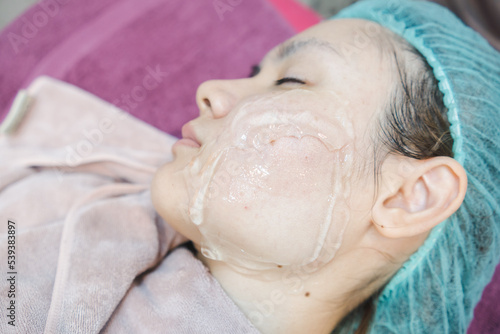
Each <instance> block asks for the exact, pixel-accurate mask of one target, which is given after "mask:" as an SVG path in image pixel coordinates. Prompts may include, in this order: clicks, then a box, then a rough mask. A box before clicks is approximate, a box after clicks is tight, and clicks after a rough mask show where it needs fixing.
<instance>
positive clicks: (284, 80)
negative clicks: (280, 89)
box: [275, 78, 306, 86]
mask: <svg viewBox="0 0 500 334" xmlns="http://www.w3.org/2000/svg"><path fill="white" fill-rule="evenodd" d="M287 82H291V83H297V84H301V85H305V84H306V83H305V82H304V81H302V80H300V79H297V78H283V79H279V80H276V82H275V85H276V86H279V85H282V84H284V83H287Z"/></svg>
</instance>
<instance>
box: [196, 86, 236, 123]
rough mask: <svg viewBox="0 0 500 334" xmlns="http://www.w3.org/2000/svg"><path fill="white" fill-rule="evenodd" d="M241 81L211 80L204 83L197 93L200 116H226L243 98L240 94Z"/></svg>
mask: <svg viewBox="0 0 500 334" xmlns="http://www.w3.org/2000/svg"><path fill="white" fill-rule="evenodd" d="M238 81H240V80H210V81H206V82H204V83H202V84H201V85H200V86H199V87H198V90H197V92H196V103H197V104H198V108H199V109H200V115H202V116H203V115H209V116H211V117H214V118H221V117H224V116H226V115H227V114H228V113H229V112H230V111H231V110H232V109H233V107H234V106H235V104H236V103H238V101H240V99H241V98H242V97H243V96H242V94H241V93H239V92H238V86H239V85H238V84H239V83H238Z"/></svg>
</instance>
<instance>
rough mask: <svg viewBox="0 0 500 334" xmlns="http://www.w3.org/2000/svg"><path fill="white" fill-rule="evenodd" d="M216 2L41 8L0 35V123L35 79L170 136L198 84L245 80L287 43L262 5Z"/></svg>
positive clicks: (190, 111)
mask: <svg viewBox="0 0 500 334" xmlns="http://www.w3.org/2000/svg"><path fill="white" fill-rule="evenodd" d="M216 3H217V2H214V1H208V0H205V1H182V0H169V1H165V0H142V1H135V0H121V1H120V0H86V1H83V0H45V1H42V2H41V3H40V4H37V5H35V6H33V7H32V8H31V9H30V10H28V11H27V12H26V13H25V14H23V15H22V16H21V17H20V18H18V19H17V20H16V21H14V22H13V23H12V24H11V25H10V26H8V27H7V28H6V29H5V30H4V31H3V32H2V34H1V35H0V50H1V55H0V119H3V117H4V116H5V113H6V111H7V109H8V107H9V106H10V104H11V102H12V100H13V98H14V96H15V95H16V93H17V90H19V89H20V88H23V87H27V86H28V85H29V83H30V82H31V81H32V80H33V79H34V78H35V77H37V76H39V75H42V74H45V75H49V76H51V77H54V78H57V79H60V80H63V81H66V82H68V83H71V84H73V85H75V86H78V87H81V88H83V89H85V90H87V91H89V92H91V93H93V94H95V95H97V96H99V97H101V98H102V99H104V100H106V101H109V102H111V103H113V104H115V105H117V106H119V107H120V108H122V109H125V110H127V111H129V112H130V113H131V114H132V115H134V116H136V117H137V118H139V119H141V120H144V121H146V122H148V123H150V124H152V125H154V126H156V127H157V128H159V129H161V130H163V131H165V132H168V133H170V134H173V135H176V136H179V135H180V127H181V125H182V124H184V123H185V122H186V121H188V120H190V119H192V118H194V117H196V116H197V114H198V109H197V107H196V104H195V93H196V88H197V87H198V85H199V84H200V83H202V82H203V81H205V80H208V79H216V78H217V79H226V78H238V77H244V76H247V75H248V74H249V73H250V68H251V66H252V65H253V64H257V63H258V62H259V61H260V60H261V58H262V57H263V56H264V55H265V53H267V51H269V50H270V49H271V48H272V47H273V46H275V45H277V44H278V43H280V42H282V41H284V40H285V39H287V38H289V37H290V36H292V35H293V34H294V31H293V29H292V28H291V26H290V25H289V24H288V23H287V22H286V21H285V20H284V19H283V18H282V17H281V16H280V14H279V13H278V12H277V11H276V10H275V9H274V7H272V5H270V4H269V3H268V2H267V1H265V0H252V1H240V2H239V4H237V3H238V2H237V1H233V2H231V3H233V4H235V5H234V6H233V5H230V4H229V3H226V2H225V1H224V3H226V7H218V6H215V4H216ZM241 22H245V24H241Z"/></svg>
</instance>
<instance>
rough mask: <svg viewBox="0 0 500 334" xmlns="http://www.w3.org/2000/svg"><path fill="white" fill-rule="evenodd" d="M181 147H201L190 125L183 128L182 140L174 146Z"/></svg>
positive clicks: (187, 124)
mask: <svg viewBox="0 0 500 334" xmlns="http://www.w3.org/2000/svg"><path fill="white" fill-rule="evenodd" d="M180 145H182V146H189V147H195V148H199V147H201V143H200V141H199V140H198V138H197V137H196V133H195V132H194V129H193V127H192V126H191V124H190V123H186V124H184V125H183V126H182V138H181V139H179V140H178V141H177V142H176V143H175V144H174V146H180Z"/></svg>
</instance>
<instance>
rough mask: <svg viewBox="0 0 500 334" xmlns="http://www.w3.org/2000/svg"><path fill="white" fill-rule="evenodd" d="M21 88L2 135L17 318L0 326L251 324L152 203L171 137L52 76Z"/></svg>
mask: <svg viewBox="0 0 500 334" xmlns="http://www.w3.org/2000/svg"><path fill="white" fill-rule="evenodd" d="M28 95H29V96H30V97H31V99H32V101H31V104H30V106H29V108H28V111H27V113H26V115H25V116H24V117H23V119H22V120H21V123H20V125H19V127H18V128H17V130H16V131H15V132H13V133H12V134H10V135H6V134H1V135H0V161H1V164H0V222H1V223H0V260H1V261H2V263H3V264H5V263H7V250H8V248H7V246H8V243H7V240H8V239H7V235H12V233H11V234H8V221H9V220H10V221H12V222H14V223H15V224H11V225H13V226H15V254H14V256H15V264H14V266H13V267H12V268H10V269H9V270H10V271H12V272H15V274H12V275H11V276H12V277H13V278H14V279H13V280H14V282H15V284H14V292H15V293H14V296H13V297H12V296H11V295H9V290H12V289H13V288H12V286H11V285H10V282H9V281H6V280H5V279H2V283H1V284H0V295H1V299H0V300H1V305H0V306H1V308H2V310H3V311H2V314H5V312H6V309H7V307H8V306H9V305H11V304H12V301H14V306H15V311H14V319H15V320H14V324H15V327H14V326H11V325H9V324H8V322H7V320H8V319H7V318H6V317H5V316H3V317H2V319H3V320H2V321H0V332H1V333H10V332H12V333H98V332H101V331H104V332H106V333H157V332H170V333H191V332H192V333H204V332H205V333H213V332H219V333H222V332H228V333H235V332H238V333H246V332H248V333H252V332H257V331H256V330H255V328H254V327H253V326H252V325H251V323H250V322H249V321H248V320H247V319H246V318H245V316H244V315H243V313H242V312H241V311H239V309H238V308H237V307H236V305H235V304H234V303H233V302H232V301H231V300H230V299H229V297H228V296H227V295H226V294H225V293H224V291H223V290H222V288H221V287H220V285H219V284H218V283H217V281H215V279H214V278H213V277H212V276H211V275H210V274H209V273H208V271H207V270H206V269H205V267H204V266H203V265H202V264H201V262H199V261H198V260H197V259H196V258H194V257H193V255H192V254H191V253H190V252H189V251H187V250H185V249H184V248H176V249H175V250H173V251H171V250H172V249H174V247H176V246H178V245H179V244H181V243H183V242H185V241H186V240H185V239H184V238H183V237H182V236H181V235H179V234H178V233H177V232H175V231H174V230H173V229H172V228H171V227H170V226H169V225H168V224H167V223H166V222H164V221H163V220H162V219H161V218H160V217H159V216H158V215H157V214H156V212H155V210H154V208H153V206H152V204H151V200H150V195H149V185H150V182H151V179H152V176H153V174H154V172H155V170H156V169H157V168H158V167H159V166H160V165H162V164H163V163H165V162H166V161H168V160H169V159H171V158H172V157H171V153H170V149H171V146H172V144H173V142H174V141H175V138H174V137H172V136H169V135H167V134H164V133H162V132H160V131H159V130H157V129H156V128H154V127H152V126H150V125H147V124H145V123H143V122H141V121H139V120H137V119H134V118H133V117H132V116H130V115H128V114H126V113H123V112H121V111H120V110H119V109H117V108H116V107H114V106H112V105H111V104H109V103H107V102H104V101H102V100H100V99H98V98H96V97H94V96H92V95H91V94H89V93H86V92H84V91H82V90H80V89H79V88H76V87H73V86H70V85H69V84H65V83H63V82H59V81H57V80H55V79H50V78H47V77H41V78H38V79H37V80H35V82H34V83H32V84H31V86H30V87H29V89H28ZM169 251H171V252H170V253H168V252H169ZM166 254H168V255H167V256H166V257H165V255H166ZM2 268H5V267H2ZM4 274H5V270H4ZM8 295H9V296H10V297H7V296H8ZM9 312H10V311H9ZM11 313H12V312H11ZM103 329H104V330H103Z"/></svg>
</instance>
